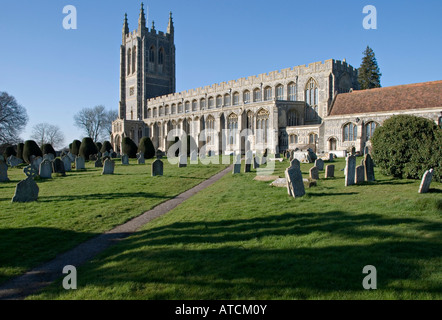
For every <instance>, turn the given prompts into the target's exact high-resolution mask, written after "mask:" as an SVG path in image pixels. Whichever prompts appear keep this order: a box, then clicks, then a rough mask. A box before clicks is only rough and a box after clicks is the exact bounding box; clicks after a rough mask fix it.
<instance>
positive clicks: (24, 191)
mask: <svg viewBox="0 0 442 320" xmlns="http://www.w3.org/2000/svg"><path fill="white" fill-rule="evenodd" d="M23 172H24V173H25V175H26V176H27V178H26V179H25V180H22V181H20V182H19V183H18V184H17V187H16V188H15V193H14V197H13V198H12V202H31V201H37V198H38V191H39V188H38V186H37V184H36V183H35V181H34V177H36V176H37V174H38V171H37V170H36V169H35V168H34V167H33V166H32V165H29V166H27V167H25V168H24V169H23Z"/></svg>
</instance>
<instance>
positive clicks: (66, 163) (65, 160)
mask: <svg viewBox="0 0 442 320" xmlns="http://www.w3.org/2000/svg"><path fill="white" fill-rule="evenodd" d="M61 161H62V162H63V165H64V171H65V172H70V171H71V169H72V167H71V166H72V165H71V163H72V162H71V158H69V156H64V157H63V158H61Z"/></svg>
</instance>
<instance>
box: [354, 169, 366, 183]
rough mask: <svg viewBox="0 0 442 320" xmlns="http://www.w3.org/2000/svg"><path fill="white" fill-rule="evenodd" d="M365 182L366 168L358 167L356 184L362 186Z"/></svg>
mask: <svg viewBox="0 0 442 320" xmlns="http://www.w3.org/2000/svg"><path fill="white" fill-rule="evenodd" d="M364 181H365V168H364V166H357V167H356V180H355V183H356V184H361V183H363V182H364Z"/></svg>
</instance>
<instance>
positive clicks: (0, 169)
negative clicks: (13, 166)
mask: <svg viewBox="0 0 442 320" xmlns="http://www.w3.org/2000/svg"><path fill="white" fill-rule="evenodd" d="M8 181H9V178H8V165H7V164H6V163H4V162H3V161H2V160H0V182H8Z"/></svg>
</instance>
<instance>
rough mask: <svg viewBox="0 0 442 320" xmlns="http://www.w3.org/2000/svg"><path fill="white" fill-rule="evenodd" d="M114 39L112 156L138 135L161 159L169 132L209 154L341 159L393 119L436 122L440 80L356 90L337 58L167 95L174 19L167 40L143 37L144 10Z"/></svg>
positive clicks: (352, 74)
mask: <svg viewBox="0 0 442 320" xmlns="http://www.w3.org/2000/svg"><path fill="white" fill-rule="evenodd" d="M122 36H123V38H122V45H121V47H120V60H121V63H120V105H119V112H118V119H116V120H115V121H114V122H113V123H112V129H113V130H112V135H111V143H112V145H113V146H114V150H116V151H120V150H121V141H122V138H124V137H130V138H131V139H132V140H133V141H134V142H135V143H137V144H138V142H139V140H140V139H141V138H142V137H143V136H148V137H150V138H151V139H152V142H153V143H154V145H155V147H156V148H158V149H161V150H163V151H166V149H167V146H168V145H169V142H168V141H167V135H168V132H169V131H170V130H172V129H180V130H182V132H185V133H186V134H187V135H190V136H192V137H193V138H194V139H195V141H198V145H199V146H200V147H201V146H203V145H205V146H206V152H207V151H209V150H212V151H214V152H215V153H216V154H219V153H221V152H223V153H225V154H229V153H231V152H233V151H242V152H244V151H245V150H248V149H251V150H253V151H256V150H263V149H268V150H269V151H270V153H277V152H283V151H285V150H295V149H300V150H305V149H307V148H312V149H313V150H315V151H316V152H318V153H322V152H334V153H336V155H338V156H343V155H344V154H345V151H346V150H349V149H351V148H352V147H355V149H356V150H357V151H360V150H363V149H364V147H365V146H366V145H369V140H370V138H371V136H372V135H373V132H374V130H375V129H376V127H377V126H379V125H382V123H383V121H384V120H385V119H387V118H388V117H390V116H392V115H394V114H415V115H418V116H423V117H426V118H429V119H432V120H434V121H436V122H437V121H440V117H441V112H442V81H435V82H427V83H419V84H411V85H403V86H395V87H386V88H379V89H371V90H356V89H357V88H358V82H357V69H356V68H354V67H352V66H351V65H349V64H348V63H347V62H346V61H345V60H343V61H339V60H334V59H330V60H326V61H324V62H314V63H310V64H309V65H301V66H296V67H293V68H287V69H283V70H280V71H272V72H269V73H266V74H259V75H255V76H249V77H247V78H240V79H237V80H231V81H228V82H222V83H219V84H213V85H211V86H205V87H200V88H196V89H191V90H187V91H183V92H175V45H174V25H173V19H172V14H170V17H169V24H168V27H167V31H166V33H164V32H161V31H157V30H156V29H155V25H154V23H152V27H151V28H150V29H149V28H147V27H146V19H145V14H144V9H143V5H142V6H141V11H140V16H139V19H138V29H136V30H134V31H132V32H130V31H129V26H128V23H127V17H126V18H125V21H124V25H123V33H122ZM246 129H247V130H246ZM245 130H246V131H245ZM212 132H213V133H212ZM241 132H245V134H243V135H241ZM214 135H215V136H214Z"/></svg>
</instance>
